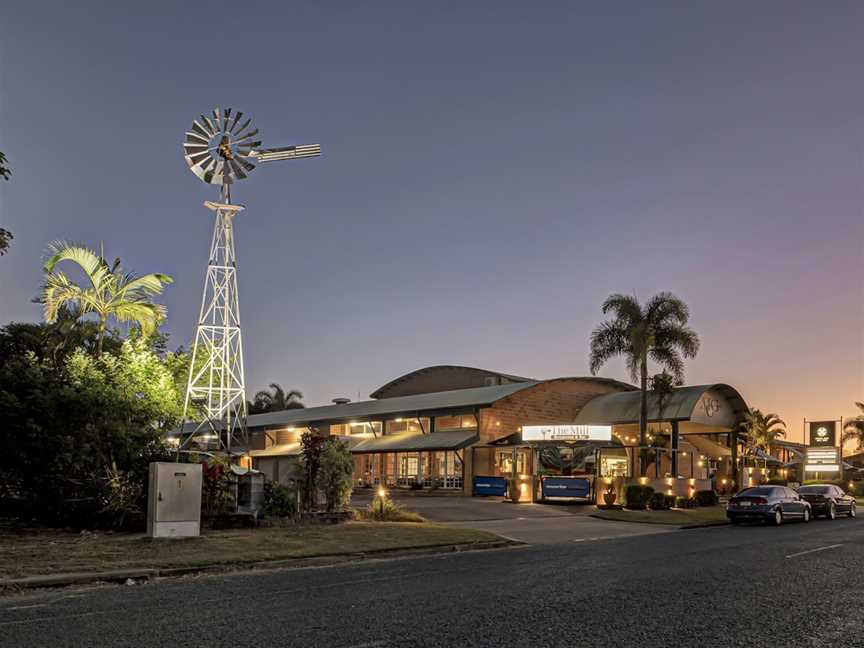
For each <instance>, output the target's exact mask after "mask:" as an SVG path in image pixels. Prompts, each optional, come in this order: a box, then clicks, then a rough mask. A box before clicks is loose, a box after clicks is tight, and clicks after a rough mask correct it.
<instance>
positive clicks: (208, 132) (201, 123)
mask: <svg viewBox="0 0 864 648" xmlns="http://www.w3.org/2000/svg"><path fill="white" fill-rule="evenodd" d="M195 126H197V127H198V128H200V129H201V130H202V131H203V132H204V137H206V138H207V139H210V138H211V137H213V135H214V133H213V130H212V129H211V128H210V126H209V124H207V120H206V119H205V118H204V115H200V116H199V117H198V119H193V120H192V129H193V130H194V129H195Z"/></svg>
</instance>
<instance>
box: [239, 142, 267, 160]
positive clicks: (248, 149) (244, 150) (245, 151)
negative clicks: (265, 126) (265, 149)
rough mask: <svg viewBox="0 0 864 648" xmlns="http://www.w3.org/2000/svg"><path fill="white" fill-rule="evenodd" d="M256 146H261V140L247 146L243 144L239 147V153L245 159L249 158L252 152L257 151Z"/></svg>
mask: <svg viewBox="0 0 864 648" xmlns="http://www.w3.org/2000/svg"><path fill="white" fill-rule="evenodd" d="M256 146H261V140H258V141H257V142H247V143H246V144H241V145H240V146H238V147H237V152H238V153H239V154H240V155H242V156H244V157H249V156H250V155H252V151H253V150H254V149H255V147H256Z"/></svg>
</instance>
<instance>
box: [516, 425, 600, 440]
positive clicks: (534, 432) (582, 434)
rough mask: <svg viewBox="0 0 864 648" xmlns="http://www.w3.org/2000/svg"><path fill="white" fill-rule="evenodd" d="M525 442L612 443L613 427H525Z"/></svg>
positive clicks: (523, 432)
mask: <svg viewBox="0 0 864 648" xmlns="http://www.w3.org/2000/svg"><path fill="white" fill-rule="evenodd" d="M522 440H523V441H611V440H612V426H611V425H525V426H523V427H522Z"/></svg>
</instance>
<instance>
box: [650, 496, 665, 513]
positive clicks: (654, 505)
mask: <svg viewBox="0 0 864 648" xmlns="http://www.w3.org/2000/svg"><path fill="white" fill-rule="evenodd" d="M667 502H668V499H667V496H666V495H665V494H664V493H659V492H656V493H651V500H650V501H649V502H648V506H649V507H650V508H651V510H652V511H663V510H665V509H668V508H669V505H668V503H667Z"/></svg>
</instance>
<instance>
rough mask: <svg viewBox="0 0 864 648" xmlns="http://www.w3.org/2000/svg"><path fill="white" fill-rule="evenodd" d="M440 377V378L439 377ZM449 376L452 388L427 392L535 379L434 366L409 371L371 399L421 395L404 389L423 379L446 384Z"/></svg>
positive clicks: (465, 368)
mask: <svg viewBox="0 0 864 648" xmlns="http://www.w3.org/2000/svg"><path fill="white" fill-rule="evenodd" d="M436 374H438V375H440V376H438V375H436ZM447 376H449V377H451V380H453V386H452V387H446V386H444V387H443V388H442V387H441V386H439V387H438V388H436V389H432V390H429V389H426V391H446V390H449V389H470V388H472V387H483V386H489V385H487V384H486V383H485V382H484V381H485V379H486V378H495V379H497V380H498V383H497V384H510V383H524V382H532V381H533V378H525V377H523V376H515V375H513V374H505V373H501V372H498V371H490V370H489V369H479V368H477V367H464V366H461V365H433V366H431V367H422V368H420V369H415V370H414V371H409V372H408V373H406V374H404V375H402V376H399V377H398V378H394V379H393V380H391V381H390V382H388V383H387V384H385V385H382V386H381V387H379V388H378V389H376V390H375V391H373V392H372V393H371V394H369V397H370V398H393V397H398V396H408V395H413V394H416V393H420V391H415V392H412V393H405V392H404V388H406V387H408V385H407V384H408V383H411V382H415V381H416V382H420V381H422V380H423V379H426V380H429V379H430V378H431V379H434V378H436V377H439V378H440V380H441V381H442V382H444V383H446V381H447ZM399 387H402V388H403V391H400V390H398V389H397V388H399ZM419 389H423V387H422V386H418V390H419ZM392 392H396V393H395V394H394V395H393V396H388V395H387V394H388V393H392Z"/></svg>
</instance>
